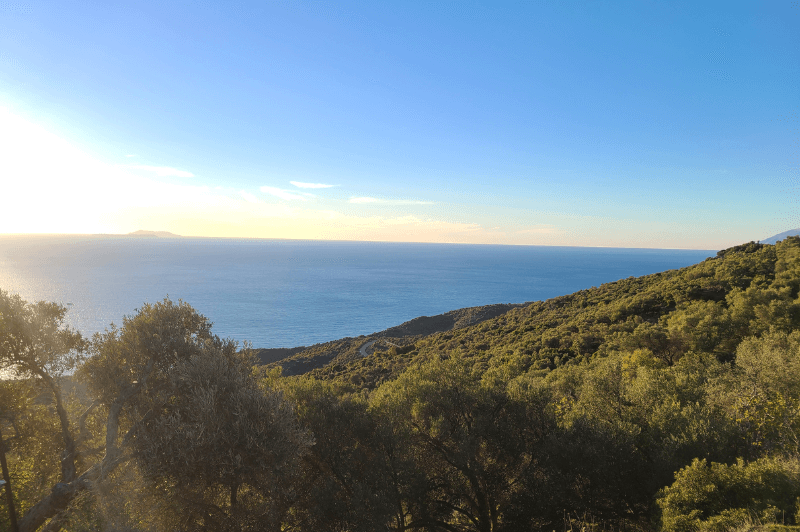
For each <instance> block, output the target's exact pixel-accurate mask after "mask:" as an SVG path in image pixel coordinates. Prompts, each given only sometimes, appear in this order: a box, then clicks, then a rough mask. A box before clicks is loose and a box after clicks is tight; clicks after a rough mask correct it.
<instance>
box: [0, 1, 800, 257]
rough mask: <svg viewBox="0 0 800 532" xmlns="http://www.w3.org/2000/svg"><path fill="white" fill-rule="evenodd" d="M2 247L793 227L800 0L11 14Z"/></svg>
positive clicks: (0, 33) (2, 119)
mask: <svg viewBox="0 0 800 532" xmlns="http://www.w3.org/2000/svg"><path fill="white" fill-rule="evenodd" d="M0 28H2V30H0V202H1V204H2V208H1V209H0V234H15V233H80V234H92V233H127V232H132V231H135V230H139V229H145V230H160V231H170V232H173V233H176V234H179V235H184V236H208V237H248V238H300V239H335V240H376V241H410V242H452V243H481V244H517V245H562V246H611V247H649V248H695V249H721V248H724V247H728V246H731V245H735V244H739V243H742V242H747V241H750V240H760V239H765V238H768V237H770V236H772V235H773V234H776V233H779V232H782V231H785V230H787V229H793V228H795V227H800V213H799V212H798V202H797V200H798V191H800V184H799V183H798V177H800V175H798V169H799V167H800V123H798V117H797V114H798V103H799V102H800V87H798V80H800V46H798V43H800V31H799V30H800V2H798V1H774V2H766V1H765V2H753V1H746V2H737V1H726V2H714V1H703V2H696V1H691V2H683V1H675V2H665V1H664V2H655V1H651V0H637V1H629V2H628V1H614V2H610V1H608V2H606V1H591V2H589V1H584V2H572V1H564V2H556V1H547V0H541V1H528V2H500V1H491V2H488V1H487V2H470V1H459V2H430V1H426V2H413V1H403V2H375V1H369V2H350V1H337V2H316V1H315V2H311V1H308V2H302V1H292V0H281V1H277V0H276V1H258V2H236V1H225V2H212V1H196V2H182V3H177V2H171V1H168V0H159V1H158V2H155V1H150V0H139V1H137V2H127V3H123V2H109V1H107V0H105V1H103V2H97V3H95V2H85V1H82V2H73V1H70V0H60V1H58V2H51V1H46V0H45V1H36V2H25V1H15V2H0Z"/></svg>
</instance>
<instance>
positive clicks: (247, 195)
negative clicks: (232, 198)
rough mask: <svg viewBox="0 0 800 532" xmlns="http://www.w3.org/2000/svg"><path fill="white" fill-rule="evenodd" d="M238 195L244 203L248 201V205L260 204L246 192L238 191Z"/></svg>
mask: <svg viewBox="0 0 800 532" xmlns="http://www.w3.org/2000/svg"><path fill="white" fill-rule="evenodd" d="M239 195H240V196H241V197H243V198H244V199H245V201H248V202H250V203H260V201H259V199H258V198H257V197H256V196H255V195H254V194H251V193H249V192H247V191H246V190H240V191H239Z"/></svg>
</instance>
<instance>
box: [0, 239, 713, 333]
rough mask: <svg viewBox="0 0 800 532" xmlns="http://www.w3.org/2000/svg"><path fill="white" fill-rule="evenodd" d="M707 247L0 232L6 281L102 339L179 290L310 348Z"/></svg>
mask: <svg viewBox="0 0 800 532" xmlns="http://www.w3.org/2000/svg"><path fill="white" fill-rule="evenodd" d="M714 254H715V252H714V251H708V250H705V251H704V250H662V249H612V248H575V247H547V246H494V245H458V244H410V243H384V242H341V241H338V242H331V241H299V240H257V239H212V238H135V237H123V236H0V289H3V290H6V291H9V292H12V293H16V294H19V295H20V296H21V297H23V298H24V299H26V300H28V301H35V300H48V301H57V302H60V303H62V304H64V305H67V306H68V307H69V309H70V310H69V312H68V314H67V319H68V323H69V325H71V326H72V327H74V328H76V329H78V330H80V331H81V332H83V333H85V334H87V335H91V334H92V333H94V332H98V331H102V330H103V329H105V328H106V327H108V326H109V325H110V324H111V322H114V323H116V324H121V323H122V318H123V316H125V315H132V314H134V313H135V311H136V309H137V308H138V307H139V306H141V304H142V303H143V302H150V303H153V302H156V301H159V300H161V299H163V298H164V297H166V296H169V297H170V299H172V300H178V299H182V300H184V301H186V302H188V303H190V304H191V305H192V306H193V307H194V308H195V309H197V310H198V311H199V312H201V313H202V314H204V315H205V316H206V317H208V318H209V319H210V320H211V321H212V322H214V328H213V330H214V332H215V333H216V334H218V335H220V336H222V337H229V338H233V339H235V340H238V341H244V340H248V341H250V342H251V343H252V344H253V345H254V346H255V347H295V346H301V345H306V346H307V345H312V344H314V343H318V342H325V341H328V340H334V339H337V338H344V337H347V336H359V335H362V334H370V333H373V332H376V331H380V330H383V329H386V328H388V327H392V326H394V325H399V324H400V323H402V322H404V321H408V320H410V319H412V318H415V317H417V316H432V315H435V314H441V313H443V312H447V311H450V310H454V309H457V308H463V307H471V306H477V305H488V304H492V303H523V302H527V301H535V300H542V299H547V298H551V297H555V296H559V295H564V294H568V293H571V292H574V291H577V290H581V289H584V288H589V287H592V286H599V285H600V284H602V283H606V282H610V281H616V280H618V279H623V278H626V277H629V276H640V275H645V274H649V273H655V272H660V271H664V270H669V269H673V268H681V267H684V266H688V265H691V264H695V263H697V262H700V261H702V260H704V259H705V258H706V257H709V256H713V255H714Z"/></svg>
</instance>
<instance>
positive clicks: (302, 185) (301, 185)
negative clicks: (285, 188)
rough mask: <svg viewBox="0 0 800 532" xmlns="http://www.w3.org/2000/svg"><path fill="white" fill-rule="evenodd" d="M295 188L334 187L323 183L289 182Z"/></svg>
mask: <svg viewBox="0 0 800 532" xmlns="http://www.w3.org/2000/svg"><path fill="white" fill-rule="evenodd" d="M289 183H291V184H293V185H294V186H296V187H297V188H331V187H335V186H336V185H326V184H325V183H303V182H302V181H289Z"/></svg>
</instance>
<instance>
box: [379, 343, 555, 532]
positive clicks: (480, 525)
mask: <svg viewBox="0 0 800 532" xmlns="http://www.w3.org/2000/svg"><path fill="white" fill-rule="evenodd" d="M507 384H508V382H507V380H506V378H505V377H504V376H501V375H499V374H497V373H494V372H487V373H486V374H485V375H484V378H481V374H480V373H478V372H474V371H472V368H471V367H470V364H469V363H468V362H467V361H465V360H464V359H462V358H461V357H456V356H452V357H450V358H448V359H439V358H436V359H433V360H430V361H428V362H426V363H423V364H422V365H420V366H418V367H414V368H411V369H409V370H407V371H406V372H405V373H403V375H401V376H400V377H399V378H398V379H397V380H396V381H393V382H390V383H387V384H385V385H384V386H382V387H381V388H380V389H378V391H377V392H376V395H375V398H374V401H373V408H374V409H375V410H376V411H377V412H380V413H381V415H382V417H383V418H384V419H386V420H391V421H392V423H394V424H396V425H397V427H396V432H397V433H398V435H399V437H401V438H404V439H405V442H404V444H403V445H402V446H400V449H401V452H403V453H408V458H410V459H411V460H413V462H415V463H416V468H417V469H418V470H419V471H421V472H424V474H425V479H424V481H425V484H424V485H423V486H422V489H421V490H420V489H419V487H417V488H416V489H415V490H408V491H406V492H405V493H404V501H403V502H404V506H405V507H406V508H408V509H409V510H410V511H409V512H408V515H407V516H406V520H405V521H406V522H405V523H403V525H404V526H402V527H398V529H399V530H404V529H426V530H448V531H468V530H469V531H477V532H495V531H498V530H511V529H530V528H531V527H532V526H533V525H534V518H535V516H534V515H532V514H531V513H530V511H529V509H530V508H532V507H533V506H534V504H533V501H532V500H530V498H528V497H527V493H528V488H529V486H527V485H526V479H529V478H532V477H533V476H534V475H531V474H530V472H531V469H532V468H535V467H537V465H538V456H537V448H538V446H539V445H540V444H541V443H542V442H543V441H544V440H545V438H546V436H547V434H548V432H549V431H550V430H551V429H552V428H553V424H552V416H550V415H548V413H547V403H548V401H547V397H546V395H544V394H542V393H539V392H540V390H534V389H528V390H526V391H525V392H524V393H523V392H521V391H515V392H514V394H512V393H509V391H508V390H507Z"/></svg>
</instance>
